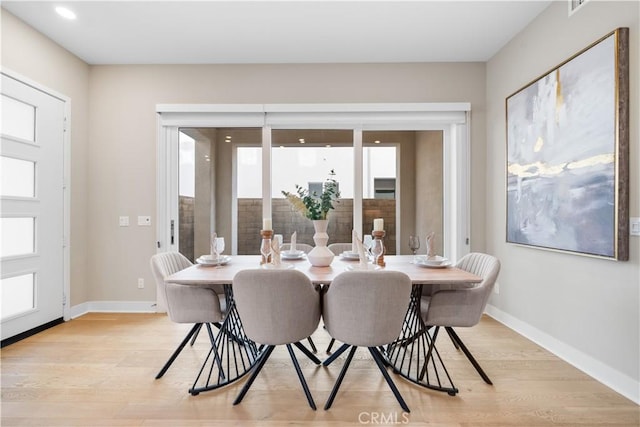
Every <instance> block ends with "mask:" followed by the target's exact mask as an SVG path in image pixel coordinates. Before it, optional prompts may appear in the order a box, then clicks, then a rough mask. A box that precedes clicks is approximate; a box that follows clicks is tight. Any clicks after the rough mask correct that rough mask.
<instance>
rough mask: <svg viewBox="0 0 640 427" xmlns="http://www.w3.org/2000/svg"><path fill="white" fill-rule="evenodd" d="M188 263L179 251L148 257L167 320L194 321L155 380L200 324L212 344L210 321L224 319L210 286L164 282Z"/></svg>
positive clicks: (211, 322) (218, 300)
mask: <svg viewBox="0 0 640 427" xmlns="http://www.w3.org/2000/svg"><path fill="white" fill-rule="evenodd" d="M191 265H193V264H192V263H191V261H189V260H188V259H187V258H186V257H185V256H184V255H182V254H181V253H179V252H164V253H159V254H156V255H153V256H152V257H151V272H152V273H153V277H154V279H155V281H156V289H157V292H158V295H159V297H160V299H161V300H162V301H164V302H165V303H166V306H167V313H168V315H169V319H171V321H172V322H175V323H193V324H194V325H193V327H192V328H191V330H190V331H189V333H188V334H187V336H186V337H185V338H184V339H183V340H182V342H181V343H180V345H178V348H176V350H175V351H174V352H173V354H172V355H171V357H170V358H169V360H168V361H167V363H165V365H164V366H163V367H162V369H160V372H158V374H157V375H156V379H158V378H160V377H162V376H163V375H164V374H165V372H167V370H168V369H169V367H170V366H171V364H172V363H173V362H174V361H175V360H176V358H177V357H178V355H179V354H180V352H181V351H182V349H183V348H184V347H185V345H186V344H187V342H189V340H190V339H191V340H192V341H191V344H192V345H193V342H194V341H195V339H196V337H197V335H198V332H199V331H200V328H201V327H202V325H203V324H204V325H206V327H207V332H208V333H209V339H210V341H211V345H212V346H215V344H214V336H213V332H212V330H211V324H214V325H215V326H217V327H218V328H219V327H220V322H221V321H222V320H223V318H224V311H223V310H224V305H221V303H220V298H219V295H218V294H217V293H216V292H215V290H214V289H211V288H207V287H201V286H190V285H179V284H176V283H165V281H164V280H165V277H167V276H169V275H171V274H173V273H176V272H178V271H180V270H183V269H185V268H187V267H189V266H191ZM223 301H224V300H223Z"/></svg>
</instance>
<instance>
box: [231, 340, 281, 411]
mask: <svg viewBox="0 0 640 427" xmlns="http://www.w3.org/2000/svg"><path fill="white" fill-rule="evenodd" d="M274 348H276V347H275V346H274V345H269V346H267V348H266V349H265V350H264V353H262V355H261V356H260V360H259V361H258V363H257V364H256V366H255V368H253V369H254V371H253V373H252V374H251V377H249V379H248V380H247V382H246V383H245V385H244V387H242V390H240V394H238V397H236V400H234V401H233V404H234V405H237V404H238V403H240V402H242V399H244V395H245V394H247V392H248V391H249V389H250V388H251V384H253V381H254V380H255V379H256V377H257V376H258V374H259V373H260V370H261V369H262V367H263V366H264V364H265V362H266V361H267V359H268V358H269V356H271V352H272V351H273V349H274Z"/></svg>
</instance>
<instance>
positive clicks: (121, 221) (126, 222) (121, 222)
mask: <svg viewBox="0 0 640 427" xmlns="http://www.w3.org/2000/svg"><path fill="white" fill-rule="evenodd" d="M118 224H119V225H120V227H128V226H129V217H128V216H121V217H120V218H119V219H118Z"/></svg>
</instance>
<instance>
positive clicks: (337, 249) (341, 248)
mask: <svg viewBox="0 0 640 427" xmlns="http://www.w3.org/2000/svg"><path fill="white" fill-rule="evenodd" d="M327 248H329V250H330V251H331V252H333V254H334V255H336V256H339V255H340V254H341V253H342V252H345V251H350V250H351V249H352V248H353V246H352V244H351V243H331V244H330V245H329V246H327Z"/></svg>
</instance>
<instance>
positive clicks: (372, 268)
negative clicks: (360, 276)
mask: <svg viewBox="0 0 640 427" xmlns="http://www.w3.org/2000/svg"><path fill="white" fill-rule="evenodd" d="M381 268H382V267H380V266H379V265H373V264H367V265H366V266H365V267H363V266H361V265H360V264H352V265H347V266H346V267H345V270H347V271H376V270H380V269H381Z"/></svg>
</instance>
